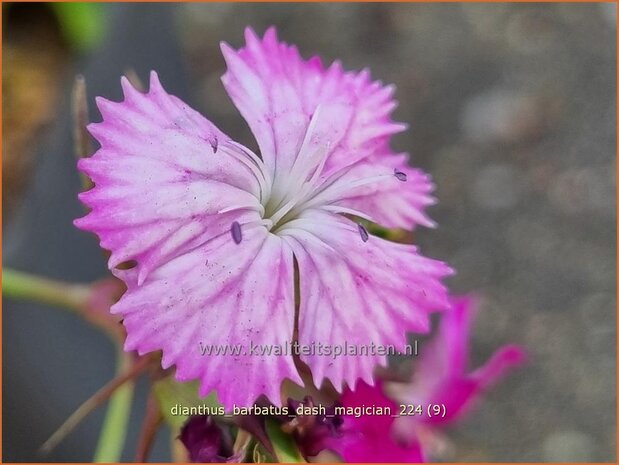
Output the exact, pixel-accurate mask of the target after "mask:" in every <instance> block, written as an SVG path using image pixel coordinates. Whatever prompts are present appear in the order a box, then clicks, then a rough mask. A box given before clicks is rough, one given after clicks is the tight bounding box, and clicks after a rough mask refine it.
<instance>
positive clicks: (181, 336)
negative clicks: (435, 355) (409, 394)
mask: <svg viewBox="0 0 619 465" xmlns="http://www.w3.org/2000/svg"><path fill="white" fill-rule="evenodd" d="M222 51H223V54H224V57H225V59H226V63H227V66H228V70H227V72H226V74H225V75H224V76H223V83H224V86H225V88H226V90H227V92H228V94H229V95H230V97H231V98H232V100H233V102H234V104H235V105H236V106H237V108H238V109H239V110H240V112H241V114H242V115H243V117H244V118H245V120H246V121H247V123H248V124H249V126H250V128H251V130H252V132H253V134H254V136H255V138H256V141H257V145H258V147H259V154H260V155H257V154H256V153H254V152H252V151H251V150H250V149H248V148H247V147H244V146H243V145H241V144H239V143H237V142H235V141H234V140H233V139H232V138H230V137H229V136H227V135H226V134H224V133H223V132H222V131H220V130H219V129H218V128H217V127H216V126H215V125H214V124H213V123H211V122H210V121H208V120H207V119H205V118H204V117H203V116H201V115H200V114H198V113H197V112H196V111H194V110H192V109H191V108H189V107H188V106H187V105H186V104H185V103H183V102H182V101H180V100H179V99H178V98H176V97H174V96H172V95H170V94H168V93H167V92H166V91H165V90H164V89H163V87H162V85H161V83H160V82H159V79H158V77H157V75H156V74H155V73H152V74H151V79H150V89H149V91H148V92H147V93H145V94H143V93H140V92H138V91H137V90H136V89H134V88H133V87H132V86H131V84H130V83H129V82H128V80H127V79H125V78H123V79H122V80H121V84H122V88H123V92H124V100H123V101H122V102H111V101H108V100H104V99H102V98H98V99H97V105H98V107H99V110H100V112H101V114H102V116H103V121H102V122H101V123H97V124H91V125H90V126H89V131H90V132H91V134H92V135H93V136H94V137H95V138H96V139H97V140H98V141H99V143H100V145H101V148H100V149H99V150H98V151H97V153H96V154H95V155H94V156H92V157H91V158H86V159H82V160H80V162H79V169H80V170H82V171H83V172H84V173H86V174H87V175H88V176H89V177H90V178H91V179H92V180H93V182H94V184H95V187H94V188H93V189H91V190H89V191H87V192H84V193H82V194H80V199H81V200H82V201H83V202H84V203H85V204H86V205H87V206H88V207H90V208H91V211H90V213H89V214H88V215H86V216H85V217H84V218H81V219H78V220H76V222H75V223H76V225H77V226H78V227H80V228H82V229H84V230H88V231H93V232H95V233H96V234H97V235H98V236H99V238H100V243H101V246H102V247H104V248H106V249H108V250H110V251H111V256H110V259H109V264H108V265H109V268H110V269H111V270H112V272H113V273H114V274H115V275H116V276H118V277H119V278H121V279H122V280H123V281H124V282H125V283H126V285H127V292H126V293H125V294H124V296H123V297H122V298H121V299H120V301H119V302H118V303H117V304H116V305H114V306H113V308H112V312H114V313H116V314H119V315H121V316H122V318H123V323H124V325H125V327H126V330H127V339H126V343H125V349H126V350H137V351H138V352H139V353H140V354H143V353H147V352H151V351H156V350H161V351H162V354H163V356H162V365H163V367H165V368H167V367H170V366H172V365H176V377H177V379H178V380H179V381H188V380H192V379H199V380H200V385H201V393H202V394H204V395H205V394H207V393H208V392H210V391H211V390H216V391H217V393H218V397H219V400H220V401H221V402H222V403H223V404H224V405H225V406H226V407H228V408H231V407H232V405H233V404H236V405H251V404H252V403H253V402H254V401H255V400H256V398H257V397H259V396H260V395H262V394H264V395H266V396H267V397H268V398H269V399H270V400H271V401H272V402H274V403H276V404H278V405H279V404H281V399H280V396H279V390H280V384H281V382H282V380H284V379H285V378H289V379H291V380H292V381H294V382H297V383H300V382H301V379H300V376H299V374H298V373H297V370H296V368H295V365H294V362H293V359H292V357H283V356H276V355H267V354H264V355H260V356H256V355H250V354H247V353H245V354H241V355H232V354H229V355H224V354H221V355H212V356H209V357H203V356H202V355H201V353H200V351H199V344H200V342H203V343H208V344H239V343H240V344H243V343H245V344H248V342H249V341H253V342H254V343H256V344H262V345H282V346H283V345H284V344H285V343H286V342H287V341H291V340H292V338H293V332H294V331H295V325H298V339H299V341H300V342H301V343H303V344H310V343H312V342H315V343H322V344H325V345H327V344H338V343H342V341H347V342H348V343H349V344H368V343H369V342H374V343H375V344H382V345H386V344H394V345H395V346H397V347H402V345H403V344H404V343H405V333H406V332H407V331H415V332H424V331H427V330H428V325H429V323H428V314H429V313H430V312H432V311H435V310H441V309H444V308H447V307H448V305H449V302H448V298H447V296H446V291H445V288H444V286H443V285H442V283H441V279H442V278H443V277H444V276H446V275H448V274H449V273H450V269H449V268H448V267H447V266H446V265H445V264H443V263H442V262H439V261H435V260H431V259H428V258H425V257H423V256H422V255H420V254H419V253H418V250H417V248H416V247H414V246H412V245H403V244H396V243H392V242H389V241H386V240H383V239H380V238H378V237H375V236H371V235H370V234H368V232H367V230H366V229H365V228H364V227H363V226H361V225H359V224H357V223H356V222H354V221H353V220H351V219H350V218H351V217H359V218H366V219H369V220H372V221H375V222H378V223H381V224H382V225H384V226H387V227H403V228H409V229H410V228H413V227H414V226H416V225H419V224H420V225H425V226H432V222H431V221H430V220H429V219H428V217H427V216H426V215H425V213H424V207H425V206H427V205H429V204H431V203H432V202H433V199H432V197H431V196H430V192H431V190H432V184H431V182H430V180H429V178H428V176H427V175H425V174H424V173H422V172H421V171H419V170H416V169H413V168H409V167H408V165H407V156H406V155H405V154H395V153H393V152H392V151H391V150H390V148H389V140H390V136H391V135H393V134H395V133H397V132H399V131H402V130H403V129H404V126H403V125H402V124H398V123H394V122H392V121H391V118H390V113H391V111H392V110H393V109H394V107H395V102H394V101H393V99H392V98H391V95H392V92H393V88H392V87H389V86H387V87H385V86H383V85H382V84H380V83H379V82H374V81H372V80H371V79H370V77H369V73H368V72H367V71H362V72H359V73H352V72H345V71H343V70H342V67H341V65H340V63H339V62H335V63H333V64H332V65H331V66H329V67H327V68H325V67H324V66H323V65H322V64H321V61H320V59H319V58H317V57H314V58H312V59H310V60H308V61H305V60H303V59H302V58H301V57H300V55H299V52H298V51H297V49H296V48H295V47H291V46H289V45H287V44H285V43H281V42H279V41H278V39H277V36H276V33H275V30H274V29H269V30H268V31H267V32H266V34H265V35H264V37H263V38H262V39H260V38H258V37H257V36H256V35H255V34H254V32H253V31H252V30H251V29H247V31H246V46H245V47H244V48H242V49H240V50H237V51H235V50H233V49H232V48H230V47H229V46H228V45H226V44H222ZM126 262H132V263H133V264H134V265H135V266H133V267H132V268H129V269H127V267H126V266H121V264H123V263H126ZM295 262H296V266H297V267H298V274H299V282H300V284H299V290H300V296H299V300H300V304H299V310H298V322H297V323H295V295H294V294H295V290H294V276H295ZM300 358H301V360H302V361H303V362H304V363H306V364H307V365H308V366H309V367H310V368H311V371H312V374H313V378H314V382H315V383H316V385H321V384H322V382H323V381H324V380H325V379H329V380H331V382H332V383H333V385H334V386H335V387H336V388H337V389H342V388H343V386H344V385H345V384H348V385H350V386H353V385H354V384H355V383H356V382H357V380H359V379H363V380H365V381H367V382H368V383H372V372H373V369H374V367H375V366H376V365H377V364H384V363H386V360H385V357H384V356H378V355H377V356H369V357H361V358H350V357H340V358H338V359H332V358H331V357H320V356H312V355H301V357H300Z"/></svg>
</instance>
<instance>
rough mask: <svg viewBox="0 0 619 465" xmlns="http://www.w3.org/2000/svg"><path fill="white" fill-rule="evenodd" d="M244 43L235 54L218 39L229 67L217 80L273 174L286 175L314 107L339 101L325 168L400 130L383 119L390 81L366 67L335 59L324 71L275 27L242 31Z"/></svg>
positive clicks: (345, 162) (389, 107)
mask: <svg viewBox="0 0 619 465" xmlns="http://www.w3.org/2000/svg"><path fill="white" fill-rule="evenodd" d="M245 40H246V46H245V47H244V48H241V49H239V50H238V51H235V50H233V49H232V48H231V47H229V46H228V45H227V44H222V52H223V54H224V58H225V59H226V63H227V65H228V70H227V72H226V74H225V75H224V76H223V77H222V81H223V83H224V86H225V87H226V90H227V91H228V94H229V95H230V97H231V98H232V100H233V101H234V104H235V105H236V106H237V108H238V109H239V110H240V112H241V114H242V115H243V117H244V118H245V120H246V121H247V123H248V124H249V126H250V128H251V130H252V132H253V133H254V136H255V137H256V140H257V141H258V145H259V147H260V152H261V154H262V158H263V159H264V161H265V164H266V165H267V167H268V168H269V169H270V173H271V175H273V177H275V178H277V177H278V175H279V177H285V176H286V175H287V173H288V171H289V170H290V169H291V167H292V166H293V164H294V162H295V159H296V157H297V155H298V154H299V152H300V148H301V146H302V144H303V141H304V139H305V137H306V133H307V132H308V128H309V126H310V121H311V119H312V116H313V115H314V113H315V112H316V110H317V109H318V108H319V106H320V105H325V104H328V105H340V110H341V111H342V113H341V117H339V118H334V124H333V131H334V132H338V131H340V129H341V128H342V127H345V129H346V133H345V136H344V137H343V138H341V140H339V141H338V142H337V143H336V142H335V140H336V139H337V136H336V135H333V137H329V139H332V140H333V145H332V146H331V147H330V153H329V159H328V161H327V163H326V165H325V173H331V172H334V171H338V170H340V169H341V168H343V167H346V166H349V165H351V164H352V163H355V162H356V161H358V160H361V159H363V158H365V157H367V156H370V155H371V154H372V153H374V152H375V151H376V149H377V147H379V146H381V147H382V146H384V145H385V142H386V141H388V140H389V138H390V136H391V135H393V134H395V133H398V132H400V131H402V130H404V129H405V128H406V126H405V125H403V124H400V123H394V122H392V121H391V118H390V115H391V112H392V111H393V109H394V108H395V107H396V104H395V101H394V100H393V99H392V98H391V96H392V93H393V90H394V88H393V86H383V85H382V84H381V83H380V82H373V81H371V79H370V76H369V72H368V71H366V70H364V71H361V72H359V73H354V72H345V71H344V70H343V69H342V65H341V63H339V62H337V61H336V62H334V63H333V64H332V65H331V66H329V67H328V68H324V66H323V65H322V62H321V60H320V58H318V57H313V58H311V59H309V60H304V59H303V58H302V57H301V56H300V54H299V51H298V50H297V48H296V47H294V46H290V45H288V44H286V43H283V42H279V41H278V38H277V34H276V32H275V29H274V28H270V29H268V30H267V32H266V33H265V35H264V38H262V39H260V38H258V37H257V36H256V35H255V33H254V31H253V30H252V29H250V28H247V29H246V31H245ZM345 107H348V109H345ZM332 114H333V112H332ZM347 115H350V119H348V117H347Z"/></svg>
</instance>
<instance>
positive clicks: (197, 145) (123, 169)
mask: <svg viewBox="0 0 619 465" xmlns="http://www.w3.org/2000/svg"><path fill="white" fill-rule="evenodd" d="M122 85H123V90H124V94H125V100H124V101H122V102H110V101H107V100H103V99H98V101H97V103H98V106H99V109H100V110H101V113H102V115H103V122H101V123H98V124H93V125H90V126H89V130H90V131H91V133H92V134H93V135H94V136H95V137H96V138H97V140H98V141H99V142H100V143H101V148H100V149H99V150H98V151H97V153H96V154H95V155H93V156H92V157H90V158H85V159H82V160H80V161H79V165H78V166H79V168H80V170H81V171H82V172H84V173H85V174H87V175H88V176H89V177H90V178H91V179H92V180H93V181H94V183H95V187H94V188H93V189H91V190H89V191H87V192H84V193H82V194H80V199H81V200H82V201H83V202H84V203H85V204H86V205H87V206H89V207H90V208H91V209H92V211H91V212H90V213H89V214H88V215H86V216H85V217H84V218H80V219H78V220H76V221H75V224H76V225H77V226H78V227H80V228H82V229H85V230H88V231H92V232H95V233H96V234H97V235H98V236H99V237H100V239H101V246H102V247H104V248H106V249H109V250H111V251H112V254H111V257H110V260H109V266H110V268H113V267H116V266H118V265H119V264H120V263H122V262H126V261H129V260H135V261H136V262H137V269H138V270H139V280H140V281H143V280H144V279H145V278H146V276H147V275H148V273H149V272H150V271H151V270H152V269H153V268H155V267H157V266H158V265H160V264H161V263H163V262H165V261H166V260H168V259H170V258H173V257H175V256H178V255H180V254H182V253H184V252H186V251H188V250H190V249H191V248H193V247H196V246H199V245H200V244H202V243H204V242H205V241H207V240H208V239H209V238H211V237H214V236H216V235H218V234H220V233H221V232H222V231H223V230H225V229H226V228H229V225H230V223H231V222H232V218H234V219H236V220H237V221H240V222H247V221H251V220H255V219H259V213H258V212H259V210H260V208H261V206H260V201H259V198H260V182H259V180H258V178H257V177H256V175H255V173H254V172H253V171H252V170H251V165H250V164H249V163H247V162H245V163H244V162H243V160H244V158H243V157H246V155H244V154H242V153H241V151H240V149H238V148H237V146H236V145H232V143H231V142H230V140H229V138H228V137H227V136H226V135H224V134H223V133H222V132H221V131H219V130H218V129H217V128H216V127H215V126H214V125H213V124H212V123H210V122H209V121H207V120H206V119H204V118H203V117H202V116H200V115H199V114H198V113H196V112H195V111H194V110H192V109H190V108H189V107H188V106H187V105H185V104H184V103H182V102H181V101H180V100H178V99H177V98H176V97H173V96H171V95H169V94H167V93H166V92H165V91H164V90H163V88H162V87H161V84H160V83H159V80H158V78H157V75H156V74H155V73H152V74H151V84H150V90H149V92H148V93H147V94H142V93H140V92H138V91H137V90H135V89H134V88H133V87H131V85H130V84H129V82H128V81H127V80H126V79H125V78H123V81H122ZM222 211H225V212H227V213H225V214H218V213H220V212H222Z"/></svg>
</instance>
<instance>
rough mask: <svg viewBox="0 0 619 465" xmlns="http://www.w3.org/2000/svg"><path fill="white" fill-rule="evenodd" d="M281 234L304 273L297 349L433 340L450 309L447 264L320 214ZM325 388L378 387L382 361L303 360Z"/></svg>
mask: <svg viewBox="0 0 619 465" xmlns="http://www.w3.org/2000/svg"><path fill="white" fill-rule="evenodd" d="M278 234H279V235H280V236H281V237H282V238H283V239H284V240H285V241H286V242H288V243H289V244H290V247H291V248H292V250H293V251H294V255H295V258H296V260H297V262H298V266H299V279H300V310H299V341H300V342H301V343H305V344H309V343H312V342H316V343H322V344H323V345H326V346H330V347H335V346H337V345H342V344H344V343H345V342H346V343H348V344H350V345H357V346H358V347H361V346H367V345H368V344H371V343H373V344H375V345H382V346H388V345H393V346H394V347H395V348H397V349H398V350H401V349H403V348H404V344H405V343H406V333H407V332H427V331H428V330H429V314H430V313H431V312H432V311H436V310H442V309H445V308H448V307H449V300H448V297H447V291H446V288H445V286H444V285H443V284H442V283H441V279H442V278H444V277H445V276H447V275H449V274H451V269H450V268H449V267H448V266H447V265H445V264H444V263H442V262H439V261H436V260H432V259H429V258H425V257H423V256H421V255H420V254H419V253H418V251H417V248H416V247H414V246H412V245H405V244H397V243H393V242H389V241H386V240H383V239H380V238H378V237H374V236H370V237H369V239H368V240H367V241H365V242H364V240H363V238H362V237H361V235H360V231H359V228H358V225H357V224H355V223H353V222H352V221H350V220H348V219H346V218H344V217H342V216H339V215H335V214H331V213H326V212H324V211H321V210H309V211H307V212H305V213H303V214H302V215H301V216H300V217H299V218H298V219H296V220H293V221H291V222H289V223H287V224H286V225H284V226H283V227H282V228H281V229H280V230H279V232H278ZM301 359H302V360H303V361H304V362H305V363H307V364H308V365H309V367H310V368H311V370H312V373H313V376H314V381H315V383H316V385H317V386H320V385H321V384H322V382H323V381H324V379H325V378H327V379H330V380H331V381H332V383H333V384H334V386H335V387H336V388H337V389H341V388H342V387H343V384H344V383H346V384H348V386H350V387H351V388H354V386H355V383H356V382H357V380H359V379H362V380H364V381H365V382H367V383H368V384H372V383H373V378H372V375H373V371H374V368H375V367H376V365H378V364H383V365H384V364H385V363H386V357H385V356H381V355H377V354H375V355H368V356H352V357H351V356H342V357H339V358H333V357H328V356H321V355H318V354H316V355H308V356H304V355H302V356H301Z"/></svg>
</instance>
